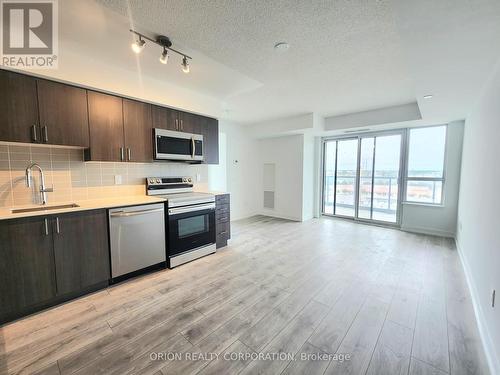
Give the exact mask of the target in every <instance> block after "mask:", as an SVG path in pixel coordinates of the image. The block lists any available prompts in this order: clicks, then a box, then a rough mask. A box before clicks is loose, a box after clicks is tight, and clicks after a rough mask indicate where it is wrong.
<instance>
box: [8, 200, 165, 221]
mask: <svg viewBox="0 0 500 375" xmlns="http://www.w3.org/2000/svg"><path fill="white" fill-rule="evenodd" d="M161 202H165V199H164V198H160V197H153V196H148V195H138V196H130V197H120V198H116V197H115V198H101V199H88V200H82V201H73V202H57V203H49V204H48V205H47V207H51V206H60V205H64V204H71V203H76V204H77V205H78V206H79V207H71V208H63V209H53V210H43V211H32V212H22V213H15V214H13V213H12V212H11V209H23V208H38V207H41V206H40V205H30V206H16V207H9V208H0V220H8V219H17V218H22V217H32V216H45V215H54V214H67V213H70V212H78V211H88V210H96V209H102V208H114V207H124V206H137V205H141V204H151V203H161Z"/></svg>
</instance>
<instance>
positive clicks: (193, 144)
mask: <svg viewBox="0 0 500 375" xmlns="http://www.w3.org/2000/svg"><path fill="white" fill-rule="evenodd" d="M195 154H196V143H195V142H194V137H191V158H192V159H194V155H195Z"/></svg>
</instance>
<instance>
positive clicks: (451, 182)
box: [401, 121, 464, 237]
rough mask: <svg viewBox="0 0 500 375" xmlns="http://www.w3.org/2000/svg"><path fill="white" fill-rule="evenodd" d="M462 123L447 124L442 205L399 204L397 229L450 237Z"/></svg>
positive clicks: (457, 186)
mask: <svg viewBox="0 0 500 375" xmlns="http://www.w3.org/2000/svg"><path fill="white" fill-rule="evenodd" d="M463 125H464V123H463V121H456V122H452V123H450V124H449V125H448V131H447V134H446V156H445V184H444V192H443V194H444V202H443V205H442V206H435V207H434V206H425V205H418V204H403V212H402V220H401V229H403V230H407V231H410V232H418V233H428V234H435V235H438V236H444V237H454V236H455V230H456V226H457V206H458V194H459V184H460V165H461V160H462V141H463V132H464V126H463Z"/></svg>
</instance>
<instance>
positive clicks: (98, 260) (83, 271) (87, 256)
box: [53, 210, 110, 295]
mask: <svg viewBox="0 0 500 375" xmlns="http://www.w3.org/2000/svg"><path fill="white" fill-rule="evenodd" d="M53 228H54V255H55V263H56V272H57V278H56V279H57V293H58V295H64V294H68V293H74V292H77V291H79V290H83V289H85V288H87V287H89V286H92V285H96V284H99V283H102V282H103V281H106V280H108V279H109V278H110V273H109V250H108V224H107V217H106V211H104V210H97V211H83V212H76V213H71V214H66V215H60V216H56V217H55V218H54V219H53Z"/></svg>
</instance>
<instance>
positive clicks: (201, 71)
mask: <svg viewBox="0 0 500 375" xmlns="http://www.w3.org/2000/svg"><path fill="white" fill-rule="evenodd" d="M61 8H62V10H63V11H64V7H63V6H62V7H61ZM66 9H67V11H68V12H70V13H72V14H73V15H74V16H75V17H71V18H65V19H66V20H67V19H71V22H69V21H65V27H61V38H63V39H64V40H65V41H66V43H69V42H71V41H72V40H73V41H74V43H76V44H77V45H78V46H80V47H81V48H82V51H85V52H87V53H89V54H92V56H93V57H94V58H97V59H102V60H105V61H107V62H108V63H109V64H116V66H119V67H120V68H121V69H127V70H130V71H137V70H140V74H143V75H145V76H152V77H155V78H156V79H158V80H167V81H169V82H172V83H174V84H176V85H179V86H182V87H185V88H187V89H190V90H193V91H196V92H201V93H203V94H205V95H208V96H211V97H214V98H216V99H217V100H218V101H219V102H220V103H221V108H222V109H223V110H222V111H221V112H220V114H219V116H220V117H223V118H227V119H230V120H235V121H239V122H244V123H253V122H258V121H264V120H269V119H273V118H279V117H283V116H291V115H295V114H302V113H308V112H315V113H318V114H320V115H322V116H333V115H340V114H347V113H353V112H360V111H366V110H370V109H377V108H383V107H388V106H394V105H399V104H405V103H411V102H415V101H417V102H418V104H419V106H420V109H421V112H422V116H423V121H426V122H443V121H451V120H456V119H460V118H464V117H465V116H466V115H467V113H468V111H469V110H470V107H471V105H472V104H473V102H474V97H475V95H477V93H478V92H479V90H480V89H481V86H482V84H483V83H484V81H485V79H486V77H487V75H488V73H489V72H490V71H491V70H492V67H493V65H494V63H495V62H496V61H497V60H498V58H499V55H500V51H499V50H498V45H500V43H499V42H500V22H498V20H499V19H500V2H499V1H498V0H439V1H436V0H432V1H431V0H419V1H414V0H369V1H367V0H273V1H269V0H252V1H244V0H203V1H200V0H150V1H140V0H129V1H126V0H96V2H94V1H93V0H88V1H85V2H81V1H80V2H74V6H73V7H71V8H69V7H68V8H66ZM96 13H97V14H96ZM78 23H81V25H78ZM89 25H91V27H90V28H89ZM129 26H132V27H134V28H137V29H139V30H141V31H143V32H145V33H150V34H151V35H154V34H156V33H159V34H166V35H168V36H170V38H171V39H172V41H173V42H174V45H175V47H177V48H179V49H181V50H185V51H186V53H190V54H192V55H193V57H194V59H193V62H192V74H190V75H188V76H187V75H184V74H182V73H181V72H180V68H179V66H178V65H177V64H176V63H177V61H175V63H172V64H171V62H173V60H175V59H172V61H170V62H169V66H168V67H165V66H163V65H162V64H159V63H158V55H159V53H160V50H159V47H156V48H153V47H152V46H147V48H146V49H145V50H144V54H143V55H142V54H141V56H140V58H139V59H138V60H136V59H135V57H134V55H133V54H131V52H130V41H131V35H130V33H129V32H128V28H129ZM79 30H86V31H85V35H82V33H81V32H79ZM103 35H106V36H107V37H106V38H103ZM280 41H286V42H288V43H289V44H290V49H289V50H288V51H287V52H284V53H279V52H276V51H275V50H274V48H273V46H274V44H275V43H276V42H280ZM110 42H113V43H110ZM178 63H180V61H178ZM425 94H434V98H433V99H432V100H423V99H422V96H423V95H425ZM186 109H189V108H186Z"/></svg>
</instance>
